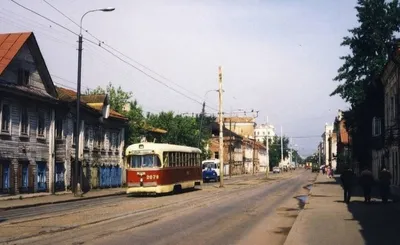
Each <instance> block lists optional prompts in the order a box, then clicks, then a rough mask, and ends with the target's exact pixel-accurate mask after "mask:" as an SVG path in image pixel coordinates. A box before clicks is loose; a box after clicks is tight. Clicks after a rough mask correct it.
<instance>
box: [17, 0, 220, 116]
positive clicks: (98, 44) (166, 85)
mask: <svg viewBox="0 0 400 245" xmlns="http://www.w3.org/2000/svg"><path fill="white" fill-rule="evenodd" d="M11 1H12V2H13V3H15V4H16V5H18V6H20V7H22V8H24V9H25V10H28V11H29V12H31V13H34V14H36V15H38V16H40V17H42V18H44V19H46V20H48V21H50V22H51V23H53V24H55V25H57V26H59V27H61V28H63V29H64V30H67V31H68V32H70V33H73V34H75V35H77V36H78V34H77V33H75V32H74V31H72V30H70V29H69V28H67V27H65V26H63V25H61V24H59V23H57V22H55V21H53V20H51V19H50V18H48V17H46V16H44V15H42V14H40V13H38V12H36V11H34V10H32V9H29V8H28V7H25V6H23V5H22V4H20V3H18V2H16V1H14V0H11ZM90 35H91V34H90ZM84 39H85V40H86V41H88V42H89V43H92V44H95V45H96V46H98V47H100V48H102V49H103V50H105V51H106V52H108V53H110V54H111V55H113V56H114V57H116V58H117V59H119V60H120V61H122V62H123V63H125V64H127V65H129V66H131V67H132V68H134V69H136V70H138V71H140V72H141V73H143V74H144V75H146V76H148V77H150V78H151V79H153V80H154V81H156V82H158V83H160V84H162V85H164V86H165V87H167V88H169V89H171V90H173V91H174V92H176V93H178V94H180V95H182V96H184V97H186V98H187V99H189V100H192V101H194V102H196V103H198V104H200V105H202V102H200V101H198V100H196V99H194V98H192V97H189V96H187V95H186V94H184V93H182V92H180V91H179V90H176V89H174V88H173V87H171V86H169V85H168V84H166V83H164V82H163V81H160V80H159V79H157V78H155V77H154V76H152V75H150V74H148V73H146V72H144V71H142V70H141V69H139V68H138V67H136V66H135V65H133V64H131V63H130V62H128V61H126V60H124V59H122V58H121V57H119V56H118V55H116V54H114V53H113V52H112V51H110V50H108V49H106V48H104V47H103V46H101V42H99V43H95V42H94V41H92V40H90V39H87V38H84ZM207 107H208V108H210V109H213V110H217V109H215V108H213V107H210V106H207Z"/></svg>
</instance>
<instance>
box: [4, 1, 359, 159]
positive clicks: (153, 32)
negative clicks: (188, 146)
mask: <svg viewBox="0 0 400 245" xmlns="http://www.w3.org/2000/svg"><path fill="white" fill-rule="evenodd" d="M15 1H16V2H18V3H20V4H22V5H23V6H26V7H27V8H30V9H32V10H34V11H36V12H38V13H40V14H41V15H43V16H45V17H47V18H49V19H51V20H53V21H55V22H57V23H59V24H61V25H62V26H64V27H65V28H68V29H70V30H72V31H73V32H75V33H79V27H78V26H77V25H75V24H74V23H73V22H72V21H70V20H69V19H67V18H66V17H64V16H63V15H62V14H60V13H59V12H57V11H56V10H55V9H53V8H52V7H51V6H50V5H49V4H47V3H46V2H48V3H50V4H51V5H53V6H54V7H56V8H57V9H58V10H60V11H61V12H62V13H63V14H64V15H66V16H68V17H69V18H70V19H72V20H73V21H75V22H77V23H79V20H80V18H81V16H82V15H83V14H84V13H85V12H86V11H88V10H92V9H99V8H106V7H114V8H115V11H113V12H94V13H89V14H88V15H86V16H85V18H84V20H83V36H84V38H87V39H90V40H92V43H91V42H89V41H87V40H84V42H83V49H84V50H83V61H82V89H83V90H85V89H86V88H91V89H93V88H96V87H97V86H102V87H105V86H106V85H107V84H108V83H109V82H111V83H113V84H114V85H117V86H121V87H122V88H123V89H124V90H126V91H131V92H132V93H133V96H134V98H135V99H137V101H138V103H139V104H140V105H141V106H142V107H143V109H144V111H147V112H151V113H158V112H160V111H169V110H173V111H175V112H176V113H199V112H200V111H201V103H202V102H203V101H206V105H207V107H206V112H208V113H217V111H216V110H217V109H218V93H216V92H215V91H211V92H208V91H210V90H217V89H218V88H219V87H218V86H219V85H218V67H219V66H221V67H222V73H223V90H224V93H223V111H224V112H225V113H226V114H229V113H231V112H234V114H235V112H237V111H238V110H244V111H247V112H250V111H251V110H254V111H259V113H258V117H257V118H256V121H257V123H259V124H261V123H265V122H266V121H267V120H268V123H271V124H273V125H274V126H275V128H276V132H277V133H278V134H280V131H281V130H280V128H281V127H282V131H283V134H284V135H286V136H288V137H292V142H293V143H294V144H296V145H297V149H298V150H299V152H300V153H301V154H302V155H309V154H312V153H314V152H315V151H316V149H317V144H318V142H319V141H321V135H322V133H323V131H324V126H325V123H329V124H332V123H333V121H334V118H335V116H336V115H337V111H338V109H341V110H345V109H346V108H348V105H347V104H346V103H344V101H343V100H342V99H341V98H340V97H338V96H334V97H330V96H329V94H330V93H331V92H332V91H333V90H334V89H335V88H336V86H337V85H338V82H336V81H333V78H334V77H335V76H336V74H337V69H338V68H339V67H340V66H341V64H342V61H341V60H340V59H339V57H340V56H342V55H345V54H347V53H348V49H347V48H345V47H341V46H340V43H341V41H342V39H343V37H344V36H346V35H348V29H351V28H353V27H355V26H356V25H357V19H356V11H355V9H354V7H355V5H356V0H336V1H332V0H331V1H321V0H297V1H295V0H264V1H259V0H243V1H239V0H225V1H223V0H204V1H200V0H199V1H194V0H193V1H190V0H168V1H161V0H152V1H148V0H118V1H116V0H115V1H111V0H108V1H107V0H86V1H82V0H15ZM21 31H33V32H34V34H35V36H36V39H37V41H38V43H39V46H40V49H41V51H42V54H43V56H44V58H45V61H46V64H47V67H48V69H49V71H50V73H51V74H52V75H53V81H54V82H55V83H56V85H59V86H64V87H69V88H73V89H75V88H76V77H77V39H78V37H77V35H75V34H73V33H71V32H69V31H68V30H65V29H63V28H61V27H59V26H57V25H56V24H54V23H51V22H50V21H49V20H46V19H44V18H42V17H39V16H37V15H35V14H34V13H31V12H29V11H27V10H26V9H23V8H22V7H20V6H18V5H16V4H15V3H13V2H12V1H10V0H1V6H0V32H2V33H4V32H21ZM86 31H87V32H86ZM90 34H91V35H93V36H95V37H96V38H97V40H101V41H102V42H104V43H105V44H106V45H108V46H105V45H104V44H103V45H102V47H104V48H107V49H108V50H110V51H111V52H112V53H113V54H115V55H117V56H119V57H120V58H121V59H123V60H125V61H126V62H128V63H129V64H127V63H126V62H123V61H121V60H120V59H118V58H116V57H115V56H113V55H112V54H110V53H108V52H107V51H105V50H104V49H102V48H101V47H99V46H98V45H96V43H98V41H97V40H96V39H95V38H93V37H92V36H91V35H90ZM93 42H94V43H95V44H93ZM109 47H111V48H112V49H110V48H109ZM115 50H117V51H119V52H121V53H122V54H123V55H125V56H121V55H120V54H119V53H117V51H115ZM126 57H129V58H130V59H128V58H126ZM133 66H134V67H136V68H137V69H135V68H134V67H133ZM141 71H144V72H146V73H147V75H146V74H144V73H142V72H141ZM182 94H184V95H182ZM236 115H241V116H242V115H244V114H243V113H242V112H241V113H237V114H236ZM246 115H247V116H252V115H255V114H251V113H247V114H246Z"/></svg>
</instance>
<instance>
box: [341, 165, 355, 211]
mask: <svg viewBox="0 0 400 245" xmlns="http://www.w3.org/2000/svg"><path fill="white" fill-rule="evenodd" d="M340 180H341V181H342V185H343V191H344V202H345V203H349V202H350V198H351V191H352V188H353V184H354V172H353V170H352V169H351V168H350V167H348V166H346V167H345V170H344V171H343V173H342V174H341V175H340Z"/></svg>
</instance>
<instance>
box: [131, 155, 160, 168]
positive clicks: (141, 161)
mask: <svg viewBox="0 0 400 245" xmlns="http://www.w3.org/2000/svg"><path fill="white" fill-rule="evenodd" d="M129 166H130V167H131V168H159V167H161V162H160V158H158V156H157V155H154V154H151V155H140V156H139V155H133V156H131V157H130V161H129Z"/></svg>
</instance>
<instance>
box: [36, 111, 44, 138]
mask: <svg viewBox="0 0 400 245" xmlns="http://www.w3.org/2000/svg"><path fill="white" fill-rule="evenodd" d="M41 116H43V134H40V128H39V126H40V119H41ZM36 137H37V138H43V139H44V138H46V113H45V112H44V111H43V110H38V112H37V125H36Z"/></svg>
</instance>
